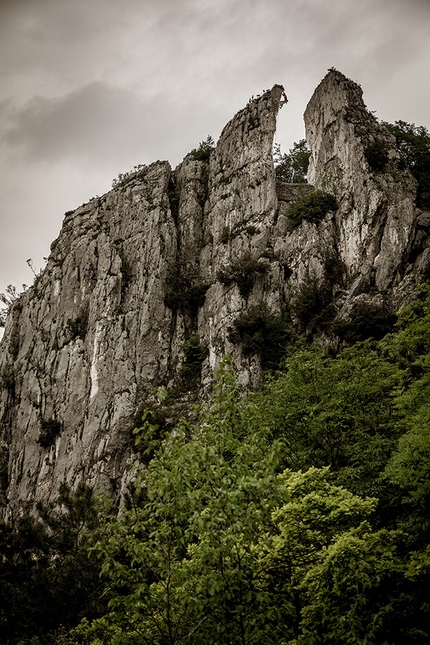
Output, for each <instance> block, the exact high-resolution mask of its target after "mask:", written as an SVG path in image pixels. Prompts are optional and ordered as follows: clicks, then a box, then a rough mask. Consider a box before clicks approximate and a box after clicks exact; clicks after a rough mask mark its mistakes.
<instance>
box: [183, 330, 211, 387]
mask: <svg viewBox="0 0 430 645" xmlns="http://www.w3.org/2000/svg"><path fill="white" fill-rule="evenodd" d="M182 350H183V352H184V360H183V362H182V365H181V369H180V375H181V377H182V378H183V379H184V381H185V382H186V383H188V384H191V382H192V381H193V380H196V379H197V380H198V379H200V375H201V372H202V364H203V361H204V360H205V358H206V356H207V354H208V350H207V348H206V347H203V346H202V345H201V344H200V338H199V337H198V336H197V335H194V336H190V338H189V339H188V340H187V342H186V343H184V345H183V346H182Z"/></svg>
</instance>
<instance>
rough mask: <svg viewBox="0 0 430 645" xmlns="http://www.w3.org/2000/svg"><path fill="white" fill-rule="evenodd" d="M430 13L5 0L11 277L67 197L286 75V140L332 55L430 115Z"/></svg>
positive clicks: (405, 0) (6, 227) (73, 200)
mask: <svg viewBox="0 0 430 645" xmlns="http://www.w3.org/2000/svg"><path fill="white" fill-rule="evenodd" d="M429 27H430V0H0V74H1V78H0V137H1V146H0V165H1V168H0V292H2V291H4V289H5V287H6V285H8V284H14V285H16V286H17V287H18V288H20V287H21V283H23V282H25V283H27V284H30V283H31V282H32V277H33V276H32V274H31V271H30V269H29V268H28V266H27V264H26V260H27V259H28V258H32V260H33V264H34V266H35V268H36V270H37V269H39V268H40V267H42V266H43V264H44V262H43V257H44V256H47V255H48V253H49V245H50V243H51V242H52V240H53V239H55V238H56V237H57V235H58V233H59V230H60V227H61V223H62V219H63V216H64V212H65V211H67V210H71V209H73V208H76V207H77V206H79V205H80V204H82V203H83V202H85V201H87V200H88V199H90V198H91V197H93V196H95V195H102V194H103V193H104V192H106V191H108V190H109V189H110V187H111V183H112V179H113V178H114V177H116V176H117V175H118V173H120V172H125V171H127V170H129V169H131V168H132V167H133V166H134V165H137V164H142V163H143V164H144V163H151V162H152V161H155V160H157V159H168V160H169V161H170V163H171V164H172V165H173V166H175V165H176V164H178V163H179V162H180V161H181V159H182V158H183V157H184V156H185V154H186V153H187V152H189V150H191V149H192V148H194V147H196V146H197V145H198V144H199V142H200V141H202V140H203V139H205V138H206V137H207V135H208V134H211V135H212V136H213V137H214V138H215V139H217V138H218V136H219V134H220V132H221V130H222V128H223V126H224V125H225V124H226V123H227V121H228V120H229V119H230V118H231V117H232V116H233V115H234V114H235V113H236V112H237V111H238V110H239V109H241V108H242V107H243V106H244V105H246V103H247V101H248V99H249V97H250V96H251V95H256V94H259V93H261V92H262V90H265V89H267V88H270V87H272V85H273V84H275V83H281V84H283V85H284V86H285V89H286V92H287V94H288V97H289V103H288V105H287V106H285V107H284V108H283V109H282V110H281V113H280V116H279V124H278V132H277V137H276V139H277V141H278V142H279V143H280V144H281V146H282V150H283V152H287V151H288V149H289V148H290V147H291V146H292V145H293V142H294V141H298V140H299V139H301V138H303V136H304V126H303V118H302V115H303V112H304V110H305V107H306V104H307V102H308V100H309V98H310V97H311V95H312V92H313V90H314V89H315V87H316V86H317V85H318V83H319V82H320V80H321V79H322V78H323V77H324V75H325V73H326V71H327V68H330V67H336V68H337V69H339V70H340V71H341V72H343V73H344V74H346V75H347V76H349V77H350V78H352V79H353V80H355V81H357V82H359V83H360V84H361V85H362V87H363V90H364V100H365V102H366V104H367V106H368V108H369V109H371V110H376V113H377V116H379V117H380V118H382V119H384V120H388V121H395V120H398V119H402V120H404V121H408V122H413V123H416V124H417V125H424V126H426V127H427V128H430V110H429V105H430V83H429V64H430V38H429Z"/></svg>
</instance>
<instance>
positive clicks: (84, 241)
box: [0, 71, 430, 517]
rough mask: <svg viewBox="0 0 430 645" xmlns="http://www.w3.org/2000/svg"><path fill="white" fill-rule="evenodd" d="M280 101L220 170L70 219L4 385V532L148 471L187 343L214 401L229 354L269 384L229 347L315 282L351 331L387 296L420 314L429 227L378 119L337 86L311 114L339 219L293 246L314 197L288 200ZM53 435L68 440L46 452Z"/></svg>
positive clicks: (248, 380)
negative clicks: (239, 331)
mask: <svg viewBox="0 0 430 645" xmlns="http://www.w3.org/2000/svg"><path fill="white" fill-rule="evenodd" d="M281 93H282V87H281V86H278V85H275V86H274V88H273V89H272V90H270V91H268V92H266V93H265V94H263V95H262V96H261V97H259V98H257V99H256V100H254V101H252V102H251V103H249V104H248V106H247V107H246V108H244V109H243V110H241V111H240V112H239V113H238V114H237V115H236V116H235V117H234V118H233V119H232V121H230V123H229V124H228V125H227V126H226V127H225V128H224V130H223V132H222V134H221V136H220V139H219V141H218V143H217V146H216V148H215V150H214V151H213V152H212V153H211V154H210V158H209V160H198V159H196V158H195V156H194V155H193V154H192V153H191V154H189V155H187V156H186V157H185V159H184V161H183V162H182V163H181V164H180V165H179V166H178V167H177V168H176V169H175V170H174V171H172V169H171V168H170V165H169V164H168V163H167V162H161V161H158V162H156V163H153V164H151V165H150V166H145V167H143V168H142V169H140V170H139V171H138V172H136V173H134V174H132V175H131V176H129V177H127V178H126V179H125V180H123V181H122V182H120V183H118V184H117V185H116V187H115V188H114V189H113V190H112V191H110V192H109V193H107V194H106V195H104V196H102V197H100V198H97V199H94V200H92V201H91V202H89V203H88V204H84V205H83V206H81V207H79V208H77V209H76V210H75V211H74V212H73V213H70V214H68V215H67V216H66V217H65V219H64V223H63V227H62V230H61V232H60V235H59V237H58V239H57V240H56V241H55V242H54V243H53V244H52V252H51V255H50V257H49V260H48V263H47V266H46V269H45V271H44V272H43V275H42V276H41V277H40V278H39V279H38V280H37V283H36V284H34V285H33V286H32V287H31V288H30V289H29V290H28V291H27V292H26V293H25V294H24V295H23V296H22V297H21V298H20V300H19V302H17V303H16V304H15V305H14V307H13V308H12V311H11V313H10V315H9V317H8V319H7V323H6V329H5V335H4V338H3V340H2V341H1V345H0V370H4V369H5V368H6V369H9V370H10V369H13V370H15V372H16V376H15V382H14V383H13V382H11V380H10V379H9V381H8V385H7V387H4V388H3V390H2V392H1V407H0V421H1V442H2V444H1V451H2V452H1V455H3V457H2V459H3V460H5V459H7V461H8V471H9V474H8V489H7V491H4V494H5V497H4V502H5V504H6V506H5V508H6V510H5V512H6V515H8V516H9V517H11V516H13V515H16V514H17V513H19V512H20V511H21V510H25V509H26V508H29V509H31V508H32V507H33V505H34V503H35V502H36V501H38V500H49V499H51V498H52V497H55V496H56V492H57V490H58V487H59V485H60V483H61V482H63V481H66V482H68V483H70V484H71V485H72V486H74V485H76V484H77V482H79V481H80V480H82V479H85V480H86V481H87V482H89V483H90V484H94V485H95V486H97V487H99V488H101V489H104V490H106V491H107V492H109V493H110V494H114V495H119V494H120V493H121V492H124V490H125V489H126V486H127V482H128V481H129V479H130V478H131V477H133V468H134V467H139V464H138V458H137V456H136V455H135V454H134V452H133V450H132V446H131V440H130V433H131V430H132V428H133V426H134V423H135V415H136V412H137V410H138V408H139V406H141V405H142V404H144V403H145V401H146V400H147V398H148V393H149V392H150V390H151V388H153V387H154V386H160V385H164V386H167V387H169V386H171V385H172V384H175V383H176V382H177V380H178V373H179V371H180V366H181V362H182V360H183V345H184V342H185V341H187V340H188V339H189V338H190V336H192V335H195V334H197V335H198V336H199V338H200V340H201V343H202V344H203V345H205V346H206V347H207V350H208V354H207V358H206V360H205V361H204V363H203V369H202V385H203V386H204V387H205V386H207V385H209V384H210V383H211V381H212V380H213V376H214V372H215V370H216V368H217V365H218V363H219V361H220V359H221V358H222V357H223V356H224V355H225V354H226V353H227V352H230V353H231V354H232V356H233V360H234V364H235V367H236V369H237V372H238V375H239V379H240V380H241V382H243V383H244V384H256V383H257V382H258V380H259V378H260V376H261V366H260V362H259V359H258V357H257V356H251V357H247V356H243V355H242V352H241V347H240V345H237V344H233V343H232V342H231V340H230V338H231V335H230V333H229V328H230V327H231V326H232V324H233V322H234V320H235V319H236V317H237V316H238V315H240V314H241V313H243V312H244V311H246V310H247V309H249V307H250V306H252V305H255V304H258V303H260V302H264V303H265V304H266V305H267V306H268V307H269V308H270V309H271V310H272V311H274V312H278V313H279V312H281V310H282V308H283V306H284V305H285V304H286V303H287V302H288V301H289V299H290V298H294V297H295V295H296V294H297V293H299V292H300V289H301V288H302V285H303V284H304V283H305V282H306V281H307V280H309V279H313V280H315V281H316V283H321V284H322V283H323V282H324V281H325V280H327V278H329V279H330V284H331V287H332V289H333V297H334V298H335V301H336V307H337V309H338V312H339V317H340V318H342V317H343V318H344V317H345V316H347V315H348V311H350V310H351V306H352V304H351V303H353V302H354V300H355V299H357V297H359V298H361V299H363V298H366V296H365V295H363V293H364V292H366V291H369V289H371V290H372V294H371V295H370V296H369V297H370V298H372V299H373V300H372V301H374V302H377V301H378V293H379V292H381V291H383V290H387V289H391V290H392V293H393V297H394V299H395V298H396V297H397V299H398V300H399V301H406V300H407V297H408V294H410V293H411V291H412V289H413V286H414V284H415V283H416V281H417V279H418V277H417V276H415V273H413V270H417V269H418V270H423V271H424V270H426V267H427V266H428V262H429V259H430V258H429V257H428V249H425V250H424V251H423V250H422V249H421V246H422V247H423V248H424V246H425V244H424V246H423V240H422V239H421V238H420V240H419V244H421V246H420V247H419V249H418V251H417V248H418V246H417V245H418V242H417V241H416V240H417V238H416V229H417V226H419V227H421V228H420V230H424V229H423V227H425V226H426V224H425V223H424V220H425V218H424V215H425V214H421V215H420V217H419V219H418V220H417V212H416V210H415V208H414V196H415V191H416V185H415V181H414V179H413V178H412V176H411V175H410V173H409V172H408V171H407V170H405V169H403V168H402V164H401V163H400V157H399V153H398V151H397V150H396V148H395V141H394V139H393V137H391V135H390V134H389V133H388V132H387V131H386V130H385V128H384V127H383V126H381V125H380V124H378V122H377V121H376V119H375V118H374V117H373V116H372V115H371V114H370V113H369V112H367V110H366V109H365V106H364V104H363V102H362V99H361V89H360V88H359V87H358V86H357V85H356V84H354V83H352V81H349V80H348V79H346V78H345V77H344V76H343V75H341V74H340V73H339V72H336V71H331V72H329V74H328V75H327V76H326V78H325V79H324V80H323V81H322V83H321V84H320V86H319V87H318V88H317V90H316V91H315V93H314V95H313V97H312V99H311V101H310V103H309V105H308V107H307V109H306V113H305V122H306V129H307V136H308V141H309V144H310V146H311V149H312V161H311V167H310V170H309V179H310V184H314V185H315V187H316V188H317V189H318V188H321V189H323V190H328V191H329V192H332V193H333V194H334V195H335V196H336V198H337V201H338V203H339V209H338V210H337V211H336V212H330V213H328V214H327V215H326V216H325V217H324V218H323V220H322V221H321V222H319V223H311V222H308V221H306V220H304V221H303V222H302V223H301V224H300V225H299V226H297V227H296V228H293V227H292V224H291V221H290V219H289V210H288V208H289V204H290V203H291V201H292V200H295V199H297V198H298V197H299V196H302V195H304V194H306V193H308V192H309V191H312V190H313V187H312V186H306V185H305V186H297V185H278V187H277V185H276V178H275V171H274V167H273V158H272V146H273V137H274V133H275V128H276V115H277V111H278V108H279V102H280V97H281ZM375 141H380V142H382V144H383V146H382V147H383V149H384V151H385V153H386V161H385V164H384V167H383V168H382V169H381V170H378V171H376V170H375V169H372V168H371V167H370V165H369V163H368V160H367V157H366V154H367V155H368V154H369V153H368V151H369V146H371V144H372V143H374V142H375ZM382 144H381V145H382ZM425 221H427V220H425ZM414 245H415V246H414ZM414 249H415V251H414ZM412 252H413V253H414V254H415V255H414V259H413V262H412V260H411V261H410V258H409V255H410V254H411V253H412ZM241 262H242V263H245V264H246V263H248V265H247V266H248V267H249V266H251V267H252V266H254V267H255V266H257V270H255V271H254V272H253V273H252V276H251V278H252V279H251V281H250V283H249V285H248V286H249V288H248V289H246V290H244V289H243V288H242V289H241V288H240V284H238V281H237V280H235V279H228V278H225V276H228V275H230V274H229V271H230V273H231V271H232V267H233V266H236V267H237V265H238V264H239V265H240V263H241ZM252 263H254V264H252ZM255 263H257V265H256V264H255ZM339 267H340V269H339ZM396 294H397V295H396ZM3 380H4V379H3ZM12 381H13V379H12ZM49 428H51V430H52V428H54V429H56V432H55V433H54V435H55V436H52V437H51V441H48V440H46V441H42V444H45V445H41V436H43V433H44V432H45V434H46V432H48V430H47V429H49Z"/></svg>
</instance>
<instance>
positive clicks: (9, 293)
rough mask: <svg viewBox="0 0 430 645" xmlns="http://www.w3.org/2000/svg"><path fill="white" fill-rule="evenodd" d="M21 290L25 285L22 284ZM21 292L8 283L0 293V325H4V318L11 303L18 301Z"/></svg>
mask: <svg viewBox="0 0 430 645" xmlns="http://www.w3.org/2000/svg"><path fill="white" fill-rule="evenodd" d="M22 288H23V290H24V291H25V289H27V285H26V284H23V285H22ZM22 293H23V292H21V293H19V292H18V290H17V288H16V287H15V286H14V285H13V284H9V285H8V286H7V287H6V289H5V292H4V293H0V302H1V303H3V305H2V309H0V327H4V326H5V322H6V318H7V315H8V313H9V311H10V310H11V307H12V305H14V304H15V303H16V302H18V300H19V298H20V296H22Z"/></svg>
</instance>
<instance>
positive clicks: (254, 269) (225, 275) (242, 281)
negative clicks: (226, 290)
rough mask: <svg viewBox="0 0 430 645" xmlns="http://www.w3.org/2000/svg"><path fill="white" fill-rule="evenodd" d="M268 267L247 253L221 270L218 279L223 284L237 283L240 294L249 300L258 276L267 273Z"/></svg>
mask: <svg viewBox="0 0 430 645" xmlns="http://www.w3.org/2000/svg"><path fill="white" fill-rule="evenodd" d="M266 271H267V265H266V264H264V263H263V262H259V261H258V260H256V259H255V258H253V257H252V256H251V254H249V253H245V254H244V255H243V256H242V257H241V258H240V259H238V260H236V261H234V262H232V263H231V264H229V265H228V266H226V267H225V268H224V269H220V271H219V272H218V275H217V278H218V280H219V281H220V282H222V284H226V285H228V284H230V283H232V282H235V283H236V284H237V286H238V287H239V293H240V295H241V296H242V297H243V298H247V297H248V296H249V294H250V293H251V291H252V289H253V287H254V283H255V280H256V278H257V276H258V275H262V274H264V273H266Z"/></svg>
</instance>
